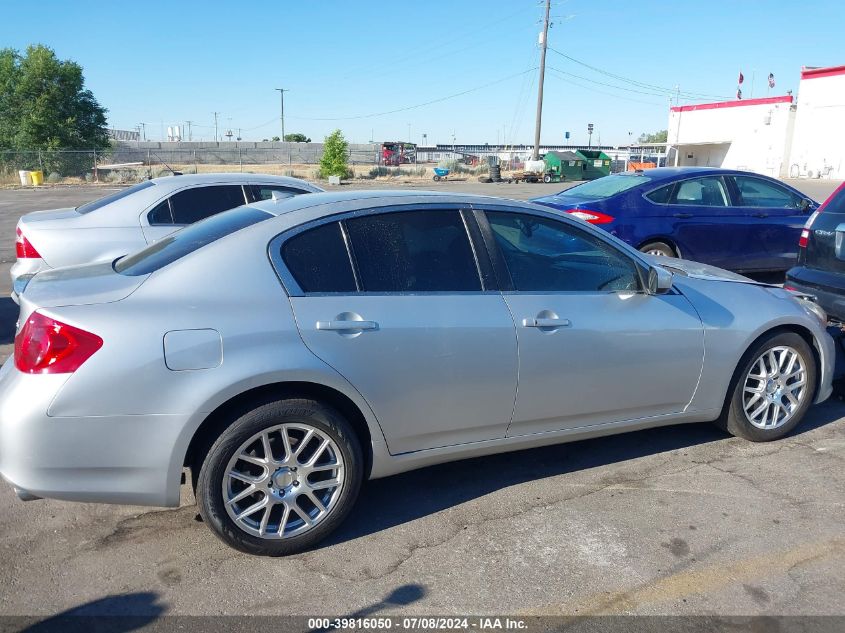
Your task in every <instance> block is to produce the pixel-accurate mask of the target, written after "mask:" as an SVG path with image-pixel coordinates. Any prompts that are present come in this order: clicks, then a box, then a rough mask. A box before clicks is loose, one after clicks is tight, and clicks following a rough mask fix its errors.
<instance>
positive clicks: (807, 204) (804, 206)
mask: <svg viewBox="0 0 845 633" xmlns="http://www.w3.org/2000/svg"><path fill="white" fill-rule="evenodd" d="M815 208H816V203H815V202H813V201H812V200H810V199H809V198H804V199H803V200H801V210H802V211H803V212H804V213H808V212H809V211H813V210H815Z"/></svg>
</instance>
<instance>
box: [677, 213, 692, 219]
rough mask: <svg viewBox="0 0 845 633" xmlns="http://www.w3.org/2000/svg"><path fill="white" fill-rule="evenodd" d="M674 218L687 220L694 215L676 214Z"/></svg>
mask: <svg viewBox="0 0 845 633" xmlns="http://www.w3.org/2000/svg"><path fill="white" fill-rule="evenodd" d="M672 217H674V218H681V219H682V220H686V219H688V218H691V217H692V213H675V214H674V215H673V216H672Z"/></svg>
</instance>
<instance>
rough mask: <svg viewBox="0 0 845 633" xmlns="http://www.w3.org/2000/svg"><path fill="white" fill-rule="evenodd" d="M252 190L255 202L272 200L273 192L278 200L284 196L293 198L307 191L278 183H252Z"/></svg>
mask: <svg viewBox="0 0 845 633" xmlns="http://www.w3.org/2000/svg"><path fill="white" fill-rule="evenodd" d="M250 189H251V191H252V199H253V201H254V202H258V201H259V200H270V199H271V198H272V197H273V194H274V193H275V194H276V199H277V200H282V199H284V198H293V197H294V196H298V195H299V194H301V193H305V192H304V191H301V190H299V189H291V188H290V187H280V186H278V185H250Z"/></svg>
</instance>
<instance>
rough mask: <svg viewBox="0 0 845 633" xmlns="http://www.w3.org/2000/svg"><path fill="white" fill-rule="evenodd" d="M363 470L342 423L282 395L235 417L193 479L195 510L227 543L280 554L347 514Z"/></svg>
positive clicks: (321, 408) (324, 409) (322, 409)
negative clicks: (195, 499) (196, 506)
mask: <svg viewBox="0 0 845 633" xmlns="http://www.w3.org/2000/svg"><path fill="white" fill-rule="evenodd" d="M362 476H363V458H362V453H361V447H360V445H359V443H358V439H357V437H356V436H355V433H354V432H353V430H352V428H351V427H350V425H349V423H348V422H347V421H346V420H345V419H344V418H343V417H342V416H341V415H340V414H339V413H338V412H337V411H335V410H334V409H332V408H331V407H328V406H326V405H323V404H321V403H319V402H316V401H313V400H300V399H291V400H281V401H276V402H270V403H267V404H264V405H261V406H258V407H257V408H255V409H253V410H252V411H249V412H248V413H246V414H244V415H242V416H241V417H239V418H238V419H237V420H235V421H234V422H233V423H232V424H231V426H229V427H228V428H227V429H226V430H225V431H224V432H223V434H222V435H221V436H220V437H219V438H218V439H217V441H216V442H215V443H214V444H213V445H212V447H211V449H210V450H209V452H208V455H207V456H206V458H205V461H204V462H203V465H202V468H201V469H200V474H199V478H198V482H197V503H198V505H199V510H200V514H201V515H202V518H203V519H204V521H205V522H206V524H207V525H208V526H209V527H210V528H211V530H212V531H213V532H214V533H215V534H216V535H217V536H218V537H220V538H221V539H222V540H223V541H224V542H226V543H227V544H228V545H230V546H231V547H234V548H235V549H238V550H240V551H242V552H247V553H249V554H258V555H263V556H281V555H285V554H293V553H296V552H300V551H302V550H304V549H307V548H308V547H311V546H312V545H314V544H316V543H317V542H319V541H320V540H322V539H323V538H324V537H325V536H326V535H328V534H329V533H330V532H332V531H333V530H334V529H335V528H336V527H337V526H338V525H339V524H340V522H341V521H342V520H343V519H344V517H345V516H346V515H347V514H348V512H349V510H350V509H351V508H352V505H353V504H354V502H355V499H356V497H357V496H358V490H359V488H360V486H361V479H362Z"/></svg>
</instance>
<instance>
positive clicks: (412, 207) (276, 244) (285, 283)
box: [267, 202, 499, 297]
mask: <svg viewBox="0 0 845 633" xmlns="http://www.w3.org/2000/svg"><path fill="white" fill-rule="evenodd" d="M438 210H439V211H454V212H456V213H458V215H459V217H460V218H461V224H462V226H463V227H464V234H465V235H466V239H467V241H468V242H469V245H470V249H471V252H472V255H473V263H474V264H475V272H476V275H477V276H478V283H479V286H480V287H481V290H442V291H441V290H432V291H418V292H404V291H398V292H368V291H363V290H360V288H361V284H360V280H359V277H358V270H357V266H356V265H355V259H354V258H355V253H354V250H353V248H352V242H351V240H350V239H349V236H348V234H347V231H346V227H345V226H344V224H343V223H344V221H346V220H350V219H353V218H359V217H366V216H370V215H385V214H388V213H401V212H403V211H404V212H409V211H411V212H412V211H438ZM464 211H470V206H469V205H468V204H466V203H448V202H438V203H426V202H423V203H420V202H417V203H408V204H394V205H389V206H384V207H368V208H366V209H357V210H355V211H346V212H342V213H337V214H334V215H327V216H324V217H321V218H318V219H316V220H311V221H309V222H306V223H304V224H300V225H298V226H295V227H292V228H290V229H287V230H286V231H282V232H281V233H279V234H278V235H276V236H275V237H273V238H272V239H271V240H270V242H269V244H268V245H267V256H268V257H269V259H270V263H271V264H272V266H273V269H274V270H275V272H276V276H277V277H278V278H279V281H280V282H281V284H282V287H283V288H284V290H285V292H286V293H287V295H288V296H289V297H322V296H328V297H338V296H360V297H388V296H455V295H461V296H468V295H490V294H499V291H498V289H495V288H491V289H488V288H486V287H485V283H484V277H483V275H482V273H481V268H480V266H479V261H478V256H479V255H478V253H477V251H476V249H475V247H474V241H473V239H472V235H471V233H470V231H469V229H468V227H467V221H466V218H465V217H464V213H463V212H464ZM332 222H338V223H340V228H341V236H342V238H343V240H344V244H345V245H346V247H347V255H349V256H350V266H351V267H352V274H353V277H354V279H355V286H356V288H358V290H356V291H354V292H305V291H304V290H302V287H301V286H300V285H299V283H298V282H297V281H296V279H294V277H293V275H292V274H291V272H290V270H288V267H287V265H286V264H285V262H284V259H283V258H282V246H284V244H285V242H287V241H288V240H289V239H291V238H293V237H296V236H297V235H299V234H300V233H304V232H305V231H308V230H310V229H313V228H316V227H318V226H322V225H324V224H330V223H332Z"/></svg>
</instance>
